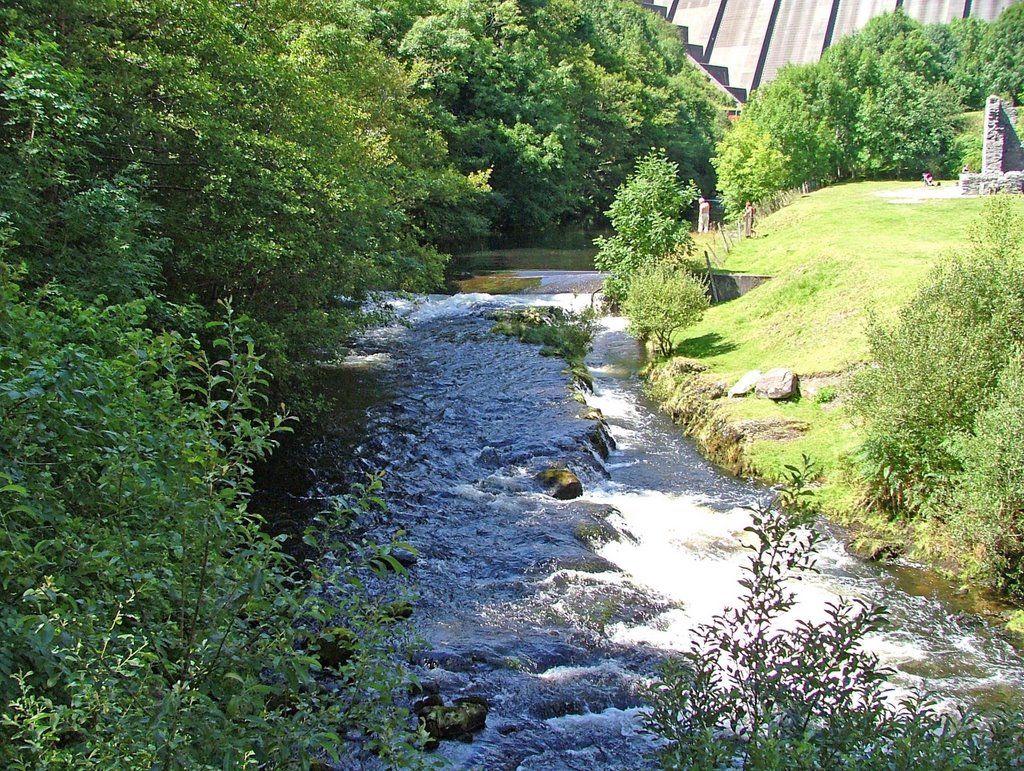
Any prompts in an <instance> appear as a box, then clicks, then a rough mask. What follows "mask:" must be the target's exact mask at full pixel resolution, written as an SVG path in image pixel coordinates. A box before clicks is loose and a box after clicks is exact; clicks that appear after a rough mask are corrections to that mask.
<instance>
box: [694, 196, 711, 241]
mask: <svg viewBox="0 0 1024 771" xmlns="http://www.w3.org/2000/svg"><path fill="white" fill-rule="evenodd" d="M710 227H711V201H709V200H708V199H707V198H705V197H704V196H701V197H700V198H698V199H697V232H698V233H707V232H708V230H709V229H710Z"/></svg>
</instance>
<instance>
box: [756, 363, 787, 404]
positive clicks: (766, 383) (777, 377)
mask: <svg viewBox="0 0 1024 771" xmlns="http://www.w3.org/2000/svg"><path fill="white" fill-rule="evenodd" d="M796 391H797V377H796V373H795V372H793V370H791V369H786V368H785V367H778V368H776V369H771V370H768V371H767V372H765V373H764V374H763V375H762V376H761V377H760V378H759V379H758V381H757V385H756V386H755V393H756V394H757V396H758V397H759V398H761V399H771V400H773V401H781V400H782V399H789V398H790V397H792V396H796Z"/></svg>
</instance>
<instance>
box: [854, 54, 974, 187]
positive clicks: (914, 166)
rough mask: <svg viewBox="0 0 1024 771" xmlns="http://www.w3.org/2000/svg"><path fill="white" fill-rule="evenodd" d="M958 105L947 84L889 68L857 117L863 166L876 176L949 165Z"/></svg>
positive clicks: (958, 109) (868, 172) (916, 171)
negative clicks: (929, 83) (947, 160)
mask: <svg viewBox="0 0 1024 771" xmlns="http://www.w3.org/2000/svg"><path fill="white" fill-rule="evenodd" d="M959 114H960V106H959V104H958V102H957V99H956V96H955V94H954V93H953V91H952V90H951V89H950V88H949V87H948V86H946V85H944V84H939V85H935V86H929V85H928V84H927V83H926V82H925V81H924V80H923V79H922V78H919V77H917V76H916V75H914V74H913V73H909V72H905V71H896V70H886V71H884V72H883V73H881V76H880V80H879V83H878V86H877V87H876V88H873V89H870V90H868V91H867V92H866V93H865V94H864V98H863V100H862V101H861V104H860V110H859V111H858V116H857V139H858V144H859V163H858V166H859V169H860V171H861V173H864V174H868V175H872V176H877V175H885V174H892V175H896V176H907V175H908V174H909V175H910V176H915V175H916V174H918V173H919V172H920V171H921V170H924V169H938V168H941V167H943V166H944V165H946V164H945V163H944V160H945V158H946V157H947V155H948V152H949V149H950V147H951V146H952V143H953V138H954V136H953V135H954V128H955V125H956V118H957V116H959Z"/></svg>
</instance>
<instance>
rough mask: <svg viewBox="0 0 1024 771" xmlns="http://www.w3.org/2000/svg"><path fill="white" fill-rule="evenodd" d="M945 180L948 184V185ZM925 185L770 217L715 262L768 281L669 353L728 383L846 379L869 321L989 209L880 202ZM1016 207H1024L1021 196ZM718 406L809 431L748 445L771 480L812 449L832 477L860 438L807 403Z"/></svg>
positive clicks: (960, 203) (840, 193)
mask: <svg viewBox="0 0 1024 771" xmlns="http://www.w3.org/2000/svg"><path fill="white" fill-rule="evenodd" d="M952 184H953V183H952V182H949V181H947V182H945V183H944V185H943V190H944V191H947V190H948V186H949V185H952ZM921 189H922V188H921V184H920V183H906V182H865V183H850V184H843V185H835V186H833V187H830V188H826V189H823V190H820V191H817V192H815V193H811V194H809V195H806V196H803V197H801V198H799V199H797V200H796V201H795V202H793V203H792V204H790V205H789V206H788V207H786V208H784V209H782V210H781V211H779V212H777V213H775V214H774V215H772V216H770V217H766V218H765V219H764V220H763V221H760V222H759V223H758V224H757V236H756V237H755V238H751V239H746V240H743V241H742V242H740V243H739V244H738V245H737V246H736V247H735V249H734V250H733V251H732V252H731V253H730V254H729V255H728V257H727V258H726V260H725V262H724V265H723V266H722V267H723V268H724V269H726V270H728V271H729V272H749V273H758V274H765V275H772V276H774V278H773V279H772V280H771V281H769V282H768V283H766V284H764V285H762V286H761V287H758V288H757V289H755V290H753V291H752V292H750V293H749V294H747V295H745V296H744V297H741V298H739V299H737V300H733V301H731V302H727V303H723V304H722V305H718V306H715V307H713V308H711V309H710V310H709V311H708V313H707V315H706V317H705V319H704V320H703V321H702V322H701V324H700V325H698V326H696V327H692V328H690V329H687V330H685V331H684V332H683V333H681V334H680V335H678V339H677V341H676V342H677V349H676V352H677V353H678V354H680V355H683V356H692V357H695V358H699V359H701V360H702V361H703V362H704V363H705V364H707V365H709V366H710V367H711V370H712V371H711V373H710V374H711V375H713V376H714V377H719V378H721V379H723V380H725V381H726V382H727V383H728V384H729V385H731V384H732V383H733V382H735V380H737V379H738V378H739V376H740V375H742V374H743V373H744V372H746V371H748V370H751V369H760V370H768V369H771V368H774V367H789V368H791V369H793V370H794V371H796V372H797V373H798V374H799V375H800V376H801V377H802V378H806V377H807V376H811V375H816V374H822V373H842V372H845V371H849V370H850V369H852V368H853V367H855V366H857V365H858V364H860V363H862V362H864V361H865V360H866V359H867V357H868V349H867V340H866V334H865V330H866V326H867V322H868V318H869V314H870V313H871V312H872V311H873V312H874V313H876V314H877V315H878V316H879V317H880V318H882V319H886V318H892V317H893V316H894V315H895V313H896V311H897V310H898V308H899V307H900V306H901V305H902V304H904V303H905V302H907V301H908V300H909V298H910V297H911V296H912V295H913V292H914V290H915V288H916V287H917V286H918V285H919V283H920V282H921V280H922V279H923V277H924V276H925V274H926V273H927V271H928V269H929V268H930V267H931V266H932V265H934V264H935V263H936V261H938V260H940V259H941V258H942V257H943V255H945V254H948V253H950V252H952V251H955V250H957V249H958V248H960V247H962V246H963V244H964V243H965V241H966V240H967V234H968V230H969V228H970V226H971V223H972V221H973V220H975V219H976V218H977V216H978V214H979V213H980V212H981V210H982V207H983V205H984V201H983V200H982V199H977V198H974V199H965V198H960V197H954V198H936V199H928V200H924V201H921V202H919V203H902V204H901V203H891V202H890V201H891V200H892V198H891V197H882V196H880V195H878V193H881V192H887V193H893V192H895V193H897V194H902V195H912V194H914V193H916V192H918V191H920V190H921ZM950 192H951V191H950ZM1020 205H1021V207H1022V208H1024V199H1022V200H1021V201H1020ZM720 243H721V242H720V241H719V245H720ZM698 245H699V242H698ZM719 251H720V250H719ZM723 403H724V405H725V409H727V410H728V411H729V414H730V415H732V416H734V417H736V418H783V419H794V420H802V421H806V422H807V423H808V424H810V429H809V430H808V431H807V432H806V433H805V434H804V435H803V436H802V437H801V438H799V439H794V440H789V441H784V442H771V441H755V442H754V443H753V445H752V447H751V448H750V461H751V463H750V466H751V467H752V468H753V469H754V470H755V471H756V472H757V473H758V474H760V475H761V476H764V477H765V478H767V479H769V480H775V479H778V478H780V477H781V474H782V467H783V466H784V465H785V464H787V463H796V462H798V461H799V459H800V455H801V453H804V452H807V453H808V454H810V455H811V456H812V457H814V458H815V459H816V460H817V462H818V463H819V465H820V466H821V467H822V468H823V470H824V471H825V472H826V475H828V476H829V477H831V478H832V480H833V481H835V477H836V474H835V473H834V472H836V471H838V470H839V469H840V468H841V467H842V460H843V458H844V457H845V456H847V455H848V454H849V453H850V452H851V451H852V450H853V449H854V448H855V446H856V444H857V441H858V436H857V427H856V425H855V424H854V423H853V422H852V420H851V417H850V416H849V414H848V413H847V411H846V410H845V409H844V408H843V407H842V406H839V407H837V408H836V407H835V406H834V405H831V406H830V407H827V408H826V407H824V406H823V405H821V404H817V403H815V402H814V400H813V399H809V398H803V399H801V400H798V401H796V402H792V403H785V404H776V403H773V402H770V401H768V400H763V399H755V398H753V397H748V398H746V399H735V400H723ZM829 487H831V488H833V489H832V494H833V495H835V496H839V497H840V498H843V497H848V496H849V495H851V491H850V490H848V489H845V488H843V489H841V488H842V485H840V486H838V487H835V486H833V485H829ZM837 503H838V501H837Z"/></svg>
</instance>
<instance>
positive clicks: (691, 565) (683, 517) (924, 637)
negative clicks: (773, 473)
mask: <svg viewBox="0 0 1024 771" xmlns="http://www.w3.org/2000/svg"><path fill="white" fill-rule="evenodd" d="M632 347H633V343H632V342H631V341H629V340H627V339H625V337H624V323H623V321H622V319H617V318H612V319H609V320H606V322H605V323H604V325H603V331H602V333H601V336H600V337H599V339H598V341H597V345H596V353H595V354H594V356H593V357H592V358H593V359H594V360H595V361H594V364H595V366H594V367H593V372H594V374H595V391H594V394H593V395H592V396H590V397H589V398H588V403H590V404H592V405H594V406H596V407H599V408H600V409H601V410H602V411H603V413H604V415H605V417H606V418H607V420H608V422H609V424H610V426H611V432H612V435H613V436H614V437H615V439H616V441H617V444H618V449H617V450H616V451H615V452H613V454H612V457H611V458H609V469H610V471H611V480H610V481H609V482H607V483H606V484H603V485H601V486H599V487H598V488H596V489H594V490H591V491H589V492H588V494H587V497H588V499H590V500H592V501H594V502H597V503H602V504H606V505H610V506H612V507H614V509H615V510H616V512H617V514H616V515H615V516H614V517H612V518H610V519H609V521H610V522H612V523H613V524H614V525H615V526H616V527H618V528H619V529H621V530H622V531H623V532H626V533H629V534H630V535H631V536H632V537H631V538H624V539H621V540H618V541H613V542H610V543H608V544H606V545H605V546H604V547H602V548H601V549H600V552H599V553H600V555H601V556H602V557H605V558H607V559H608V560H610V561H611V562H613V563H615V564H616V565H618V566H619V567H620V568H622V569H623V571H625V573H626V574H628V575H629V576H630V577H631V578H632V579H633V580H635V581H636V582H638V583H639V584H640V585H642V586H644V587H646V588H647V589H649V590H650V591H651V592H654V593H657V594H658V595H660V596H663V597H665V598H667V599H668V600H669V601H670V602H671V604H672V606H673V607H672V608H671V609H670V610H668V611H666V612H665V613H664V614H661V615H659V616H658V617H656V618H654V619H652V620H651V621H650V622H649V623H644V624H639V625H629V624H617V625H616V627H615V629H614V633H613V639H614V640H616V641H618V642H622V643H627V644H636V643H643V644H648V645H654V646H657V647H661V648H665V649H670V650H680V649H683V648H685V647H686V646H687V645H688V644H689V641H690V636H691V632H692V630H693V628H694V627H695V625H696V624H698V623H702V622H707V621H709V620H710V619H711V618H712V617H713V616H714V615H715V614H716V613H718V612H720V611H722V610H723V609H724V608H725V607H727V606H728V605H730V604H732V603H733V602H734V601H735V599H736V597H737V596H738V595H739V593H740V587H739V586H738V583H737V582H738V580H739V578H740V575H741V568H742V565H744V564H746V563H747V561H748V559H749V551H748V550H747V549H745V548H744V546H743V537H744V533H743V529H744V528H745V527H746V526H747V525H748V524H750V518H749V513H748V512H747V511H745V510H744V509H743V508H742V507H740V506H728V505H727V508H726V509H725V510H723V509H722V505H721V504H722V503H726V504H728V502H729V498H731V496H726V498H725V500H724V501H723V499H722V498H721V497H718V496H716V495H715V494H714V493H710V494H709V492H708V491H707V490H693V489H687V485H685V484H683V485H681V486H680V485H679V480H678V479H677V478H676V476H675V475H674V471H675V469H674V468H673V465H672V464H671V463H669V464H667V466H666V465H662V464H661V462H662V461H663V460H664V456H665V455H666V454H669V455H671V453H672V450H671V445H672V444H673V443H678V442H682V441H684V440H681V439H680V437H679V436H678V434H677V433H675V432H674V431H673V430H672V429H671V427H669V426H667V425H666V421H665V420H664V419H662V418H660V416H657V415H655V414H654V413H653V412H652V409H651V408H652V405H650V404H649V403H647V402H646V400H645V399H644V398H643V396H642V394H641V393H640V389H639V387H638V384H637V383H636V381H635V378H631V377H629V376H628V375H626V374H625V373H626V372H628V369H629V367H628V360H629V358H630V356H631V355H634V356H635V354H631V352H630V351H631V349H632ZM604 357H609V358H610V359H611V361H607V360H604ZM623 359H625V360H626V362H627V363H626V364H624V362H623ZM651 454H653V455H654V456H655V457H656V458H658V459H659V460H658V462H657V463H653V464H652V462H651V459H650V457H649V456H650V455H651ZM643 467H646V469H645V470H641V471H639V472H637V469H638V468H643ZM754 499H755V495H754V492H753V491H751V497H750V500H749V501H747V503H752V502H753V501H754ZM748 537H749V536H748ZM817 567H818V570H819V572H818V573H813V574H807V575H803V576H801V578H800V580H799V581H794V582H793V584H792V586H793V588H794V591H795V592H796V595H797V600H798V602H797V606H796V608H795V609H794V610H793V611H792V612H791V614H789V616H788V617H787V619H786V622H785V623H786V625H791V624H793V623H795V621H796V620H797V619H804V620H807V621H811V622H818V621H821V620H823V619H824V618H825V606H826V603H828V602H833V601H835V600H837V599H839V598H845V599H861V600H866V601H868V602H871V603H876V604H881V605H885V606H886V607H887V608H888V609H889V612H890V618H891V621H892V626H891V628H890V629H889V630H886V631H883V632H880V633H876V634H873V635H870V636H869V637H868V638H866V639H865V640H864V648H865V649H867V650H869V651H871V652H873V653H875V654H877V655H878V656H879V658H880V660H881V661H882V663H883V664H886V665H889V666H891V667H894V668H895V669H896V672H897V675H896V678H895V680H896V683H897V684H898V685H899V686H902V687H901V688H899V689H898V691H897V693H900V692H903V688H926V689H928V690H932V691H935V692H936V693H938V694H941V695H945V696H948V697H955V696H966V695H984V694H986V693H989V694H992V695H993V698H995V699H996V700H999V699H1001V698H1003V697H1005V696H1006V694H1007V692H1009V693H1012V694H1015V695H1016V697H1017V698H1019V694H1020V688H1021V686H1022V679H1021V678H1022V662H1021V658H1020V656H1019V655H1018V654H1017V652H1016V651H1015V650H1014V649H1013V648H1012V646H1011V645H1010V644H1009V642H1008V641H1007V640H1006V639H1005V638H1003V637H1002V636H1001V635H1000V634H998V633H997V632H994V631H993V630H992V629H991V628H990V627H988V626H987V625H986V624H984V623H981V622H980V621H979V620H978V619H977V618H973V617H964V616H962V615H955V614H951V613H950V612H949V611H948V610H947V609H946V608H945V607H944V606H943V604H942V603H941V602H940V601H939V600H938V599H937V598H936V597H934V596H920V595H913V594H907V593H904V592H901V591H898V590H894V587H893V583H894V581H893V576H892V575H891V574H889V573H887V572H886V571H885V570H884V569H883V568H880V567H878V566H876V565H870V564H866V563H863V562H861V561H860V560H858V559H857V558H855V557H853V556H851V555H850V554H849V553H848V552H847V551H846V549H845V547H844V546H843V545H842V543H841V542H839V541H838V540H836V539H835V538H833V537H830V536H827V537H826V538H825V540H824V541H823V542H822V544H821V545H820V547H819V558H818V562H817Z"/></svg>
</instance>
